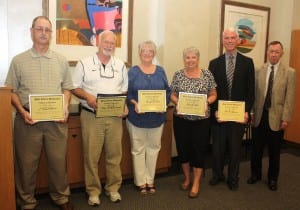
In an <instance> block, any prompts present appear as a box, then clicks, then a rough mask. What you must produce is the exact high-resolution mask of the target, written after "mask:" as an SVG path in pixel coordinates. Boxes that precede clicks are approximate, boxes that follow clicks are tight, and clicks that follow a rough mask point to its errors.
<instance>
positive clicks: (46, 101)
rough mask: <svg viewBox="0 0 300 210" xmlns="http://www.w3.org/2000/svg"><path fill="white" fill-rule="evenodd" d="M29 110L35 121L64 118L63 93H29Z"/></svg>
mask: <svg viewBox="0 0 300 210" xmlns="http://www.w3.org/2000/svg"><path fill="white" fill-rule="evenodd" d="M29 110H30V115H31V118H32V120H34V121H55V120H63V119H64V117H65V112H64V95H63V94H31V95H29Z"/></svg>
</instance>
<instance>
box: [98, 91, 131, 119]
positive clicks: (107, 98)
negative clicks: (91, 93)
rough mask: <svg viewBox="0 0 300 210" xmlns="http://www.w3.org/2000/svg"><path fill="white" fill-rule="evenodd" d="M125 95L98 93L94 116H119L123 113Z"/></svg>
mask: <svg viewBox="0 0 300 210" xmlns="http://www.w3.org/2000/svg"><path fill="white" fill-rule="evenodd" d="M125 102H126V95H124V94H98V95H97V111H96V117H120V116H122V114H123V113H124V108H125Z"/></svg>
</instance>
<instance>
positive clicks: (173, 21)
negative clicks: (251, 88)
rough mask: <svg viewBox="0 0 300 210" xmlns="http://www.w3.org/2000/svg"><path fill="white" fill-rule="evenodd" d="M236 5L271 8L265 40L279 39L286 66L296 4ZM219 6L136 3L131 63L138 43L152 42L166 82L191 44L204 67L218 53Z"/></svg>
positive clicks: (216, 1) (262, 1) (252, 0)
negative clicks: (183, 52) (165, 74)
mask: <svg viewBox="0 0 300 210" xmlns="http://www.w3.org/2000/svg"><path fill="white" fill-rule="evenodd" d="M157 2H159V3H157ZM239 2H243V3H248V4H256V5H261V6H266V7H270V8H271V13H270V27H269V37H268V39H269V41H271V40H280V41H281V42H282V43H283V45H284V47H285V54H284V56H283V58H282V61H283V62H284V63H285V64H288V63H289V57H290V55H289V51H290V36H291V31H292V29H293V27H297V25H300V20H298V19H299V17H298V16H296V14H297V13H296V11H299V9H300V3H299V1H297V0H286V1H284V3H283V2H282V0H239ZM221 3H222V1H221V0H198V1H191V0H186V1H177V2H176V4H174V1H172V0H164V1H159V0H152V1H148V0H138V1H137V0H135V3H134V24H133V26H134V28H133V64H137V63H138V62H139V58H138V55H137V53H136V51H137V50H136V48H137V47H136V46H137V44H138V43H139V42H141V41H143V40H145V39H152V40H154V41H155V42H156V43H158V47H159V53H158V55H157V57H158V58H157V61H158V63H159V64H160V65H162V66H164V67H165V69H166V71H167V75H168V79H169V81H171V79H172V75H173V74H174V72H175V71H176V70H178V69H180V68H181V67H182V56H181V53H182V50H183V49H184V48H185V47H188V46H191V45H194V46H196V47H198V48H199V49H200V52H201V58H200V63H201V67H203V68H207V66H208V63H209V61H210V59H212V58H214V57H216V56H218V54H219V34H220V31H219V30H220V14H221ZM153 5H154V7H153ZM295 8H297V9H295ZM149 10H155V11H156V14H158V16H156V15H155V13H153V12H148V11H149ZM293 11H295V13H294V15H293ZM158 17H160V19H158ZM297 18H298V19H297ZM157 28H158V29H157ZM255 65H256V66H259V65H261V64H255Z"/></svg>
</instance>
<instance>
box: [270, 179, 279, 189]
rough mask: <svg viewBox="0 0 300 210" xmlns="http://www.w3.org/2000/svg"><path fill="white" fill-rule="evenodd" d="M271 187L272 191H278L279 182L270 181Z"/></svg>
mask: <svg viewBox="0 0 300 210" xmlns="http://www.w3.org/2000/svg"><path fill="white" fill-rule="evenodd" d="M268 185H269V189H270V190H272V191H276V190H277V182H276V181H274V180H271V181H269V184H268Z"/></svg>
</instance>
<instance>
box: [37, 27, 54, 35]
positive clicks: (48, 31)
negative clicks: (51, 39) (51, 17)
mask: <svg viewBox="0 0 300 210" xmlns="http://www.w3.org/2000/svg"><path fill="white" fill-rule="evenodd" d="M33 29H34V30H36V31H37V32H39V33H43V32H45V33H47V34H50V33H51V32H52V30H51V29H50V28H47V27H46V28H44V27H36V28H33Z"/></svg>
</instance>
